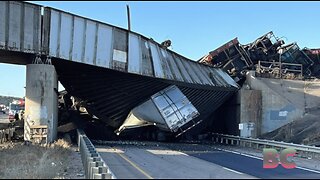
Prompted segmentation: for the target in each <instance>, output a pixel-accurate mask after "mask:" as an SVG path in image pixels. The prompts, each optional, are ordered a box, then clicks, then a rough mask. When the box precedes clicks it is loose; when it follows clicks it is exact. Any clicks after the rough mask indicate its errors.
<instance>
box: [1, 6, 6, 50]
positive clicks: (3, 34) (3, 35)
mask: <svg viewBox="0 0 320 180" xmlns="http://www.w3.org/2000/svg"><path fill="white" fill-rule="evenodd" d="M7 3H8V2H7V1H0V49H5V45H6V28H7V24H6V23H7V21H6V19H7Z"/></svg>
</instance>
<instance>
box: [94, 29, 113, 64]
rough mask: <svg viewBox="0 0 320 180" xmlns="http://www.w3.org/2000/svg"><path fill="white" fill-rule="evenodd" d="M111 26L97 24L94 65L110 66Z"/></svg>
mask: <svg viewBox="0 0 320 180" xmlns="http://www.w3.org/2000/svg"><path fill="white" fill-rule="evenodd" d="M111 42H112V28H111V27H110V26H106V25H103V24H99V26H98V38H97V57H96V65H98V66H102V67H107V68H109V67H110V62H111V61H110V59H111V58H110V57H111V48H112V47H111V45H112V43H111Z"/></svg>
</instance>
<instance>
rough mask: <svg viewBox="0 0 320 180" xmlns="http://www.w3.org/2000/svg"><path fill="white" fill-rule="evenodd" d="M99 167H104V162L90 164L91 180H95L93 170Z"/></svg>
mask: <svg viewBox="0 0 320 180" xmlns="http://www.w3.org/2000/svg"><path fill="white" fill-rule="evenodd" d="M99 166H103V162H102V161H94V162H90V163H89V178H90V179H93V171H92V170H93V169H92V168H94V167H99Z"/></svg>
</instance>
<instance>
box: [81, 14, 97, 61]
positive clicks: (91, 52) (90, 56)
mask: <svg viewBox="0 0 320 180" xmlns="http://www.w3.org/2000/svg"><path fill="white" fill-rule="evenodd" d="M85 34H86V39H85V42H86V43H85V51H84V62H85V63H87V64H94V62H95V55H96V52H95V50H96V49H97V48H96V37H97V24H96V23H95V22H93V21H89V20H87V25H86V33H85Z"/></svg>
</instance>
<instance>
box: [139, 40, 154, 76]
mask: <svg viewBox="0 0 320 180" xmlns="http://www.w3.org/2000/svg"><path fill="white" fill-rule="evenodd" d="M140 48H141V55H142V66H141V68H142V69H141V70H142V75H146V76H153V66H152V62H151V55H150V46H149V43H148V40H147V39H145V38H141V43H140Z"/></svg>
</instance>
